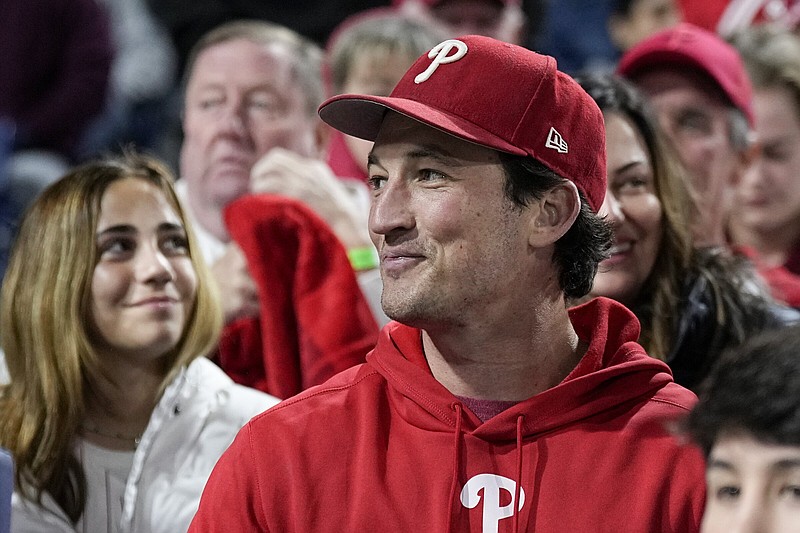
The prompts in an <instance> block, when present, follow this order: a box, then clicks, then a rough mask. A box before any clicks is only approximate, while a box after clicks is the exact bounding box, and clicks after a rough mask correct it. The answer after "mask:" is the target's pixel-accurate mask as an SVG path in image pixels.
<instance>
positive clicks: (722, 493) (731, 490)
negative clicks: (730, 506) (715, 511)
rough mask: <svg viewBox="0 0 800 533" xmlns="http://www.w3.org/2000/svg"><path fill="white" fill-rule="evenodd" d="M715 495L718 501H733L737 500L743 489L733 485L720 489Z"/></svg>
mask: <svg viewBox="0 0 800 533" xmlns="http://www.w3.org/2000/svg"><path fill="white" fill-rule="evenodd" d="M715 494H716V495H717V499H718V500H732V499H736V498H738V497H739V496H741V494H742V489H741V488H739V487H736V486H733V485H726V486H723V487H719V488H718V489H717V490H716V491H715Z"/></svg>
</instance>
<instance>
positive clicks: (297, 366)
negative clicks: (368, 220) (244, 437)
mask: <svg viewBox="0 0 800 533" xmlns="http://www.w3.org/2000/svg"><path fill="white" fill-rule="evenodd" d="M225 223H226V225H227V227H228V232H229V233H230V235H231V238H232V239H233V240H234V241H236V243H237V244H238V245H239V246H240V247H241V248H242V250H243V251H244V254H245V256H246V257H247V263H248V268H249V271H250V274H251V275H252V277H253V279H254V280H255V282H256V285H257V286H258V293H259V304H260V307H261V314H260V316H258V317H248V318H243V319H240V320H237V321H235V322H232V323H231V324H229V325H228V326H226V327H225V330H224V331H223V334H222V338H221V340H220V345H219V353H218V356H217V357H218V363H219V364H220V366H221V367H222V368H223V370H225V371H226V372H227V373H228V374H229V375H230V376H231V378H232V379H233V380H234V381H236V382H237V383H241V384H243V385H247V386H250V387H254V388H256V389H259V390H262V391H265V392H268V393H269V394H272V395H274V396H277V397H278V398H288V397H289V396H292V395H294V394H297V393H298V392H300V391H302V390H304V389H306V388H308V387H310V386H312V385H317V384H319V383H322V382H323V381H325V380H327V379H328V378H329V377H331V376H333V375H334V374H336V373H338V372H340V371H342V370H345V369H346V368H349V367H351V366H353V365H356V364H359V363H362V362H364V359H365V356H366V354H367V352H368V351H369V350H371V349H372V348H373V347H374V345H375V342H376V340H377V337H378V325H377V323H376V322H375V319H374V317H373V316H372V312H371V311H370V308H369V305H368V304H367V302H366V300H365V298H364V296H363V294H362V293H361V289H360V287H359V285H358V282H357V281H356V277H355V274H354V272H353V269H352V267H351V266H350V262H349V260H348V258H347V253H346V251H345V249H344V247H343V246H342V244H341V243H340V242H339V240H338V239H337V238H336V236H335V235H334V233H333V232H332V231H331V230H330V228H329V227H328V225H327V224H326V223H325V222H324V221H323V220H322V219H321V218H319V217H318V216H317V215H316V214H315V213H314V212H312V211H311V209H309V208H308V207H306V206H305V205H304V204H302V203H301V202H298V201H295V200H292V199H289V198H284V197H281V196H274V195H248V196H244V197H242V198H239V199H238V200H236V201H234V202H232V203H231V204H230V205H228V207H227V208H226V210H225Z"/></svg>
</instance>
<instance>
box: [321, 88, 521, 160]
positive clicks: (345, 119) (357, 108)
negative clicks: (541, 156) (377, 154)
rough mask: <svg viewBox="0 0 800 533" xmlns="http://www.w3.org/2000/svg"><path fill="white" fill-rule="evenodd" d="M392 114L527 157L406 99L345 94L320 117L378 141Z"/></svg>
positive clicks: (453, 118) (460, 121) (492, 137)
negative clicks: (389, 114) (387, 113)
mask: <svg viewBox="0 0 800 533" xmlns="http://www.w3.org/2000/svg"><path fill="white" fill-rule="evenodd" d="M388 110H391V111H395V112H397V113H400V114H402V115H405V116H407V117H409V118H412V119H414V120H416V121H418V122H421V123H423V124H426V125H428V126H431V127H432V128H436V129H438V130H441V131H443V132H444V133H448V134H450V135H453V136H455V137H458V138H460V139H463V140H465V141H469V142H472V143H475V144H478V145H481V146H485V147H488V148H493V149H495V150H499V151H501V152H506V153H509V154H515V155H526V152H525V151H524V150H520V149H519V148H517V147H515V146H514V145H512V144H511V143H509V142H508V141H506V140H505V139H502V138H500V137H498V136H497V135H495V134H493V133H491V132H489V131H487V130H485V129H483V128H481V127H479V126H476V125H475V124H473V123H472V122H470V121H468V120H464V119H463V118H460V117H458V116H456V115H453V114H451V113H447V112H444V111H441V110H439V109H436V108H434V107H431V106H429V105H426V104H422V103H420V102H417V101H414V100H408V99H406V98H393V97H390V96H369V95H363V94H358V95H354V94H341V95H338V96H334V97H332V98H329V99H328V100H327V101H325V102H323V104H322V105H321V106H320V107H319V116H320V118H322V120H323V121H325V122H326V123H328V124H329V125H331V126H333V127H334V128H336V129H337V130H339V131H341V132H342V133H346V134H347V135H352V136H353V137H358V138H359V139H366V140H368V141H374V140H375V138H376V137H377V136H378V132H379V131H380V128H381V124H382V123H383V119H384V117H385V116H386V112H387V111H388Z"/></svg>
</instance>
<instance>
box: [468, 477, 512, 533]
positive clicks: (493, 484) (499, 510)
mask: <svg viewBox="0 0 800 533" xmlns="http://www.w3.org/2000/svg"><path fill="white" fill-rule="evenodd" d="M516 489H517V484H516V483H515V482H514V480H512V479H508V478H507V477H503V476H497V475H495V474H478V475H477V476H473V477H472V478H470V480H469V481H467V483H466V484H465V485H464V488H463V489H461V504H462V505H463V506H464V507H466V508H468V509H474V508H475V507H476V506H477V505H478V504H479V503H480V501H481V495H480V492H481V491H483V533H497V530H498V524H499V523H500V520H502V519H504V518H509V517H511V516H514V492H515V491H516ZM501 490H504V491H506V492H508V493H510V494H511V503H509V504H508V505H505V506H503V507H500V491H501ZM523 505H525V491H524V490H523V489H522V487H520V489H519V506H518V507H517V510H520V511H521V510H522V506H523Z"/></svg>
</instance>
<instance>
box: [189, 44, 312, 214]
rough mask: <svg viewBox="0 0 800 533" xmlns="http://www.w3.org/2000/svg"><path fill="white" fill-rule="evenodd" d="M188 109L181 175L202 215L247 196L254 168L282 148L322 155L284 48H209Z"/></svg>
mask: <svg viewBox="0 0 800 533" xmlns="http://www.w3.org/2000/svg"><path fill="white" fill-rule="evenodd" d="M184 111H185V114H184V120H183V129H184V135H185V139H184V144H183V147H182V150H181V177H182V178H183V179H185V180H187V183H188V185H189V197H190V202H191V204H192V207H193V211H194V212H195V213H196V214H198V215H199V214H200V213H201V212H202V211H203V210H206V209H209V210H215V211H220V210H221V209H222V208H224V206H225V205H227V204H228V203H229V202H231V201H233V200H235V199H236V198H238V197H240V196H242V195H243V194H245V193H247V192H248V191H249V188H250V170H251V168H252V167H253V164H254V163H255V162H256V161H257V160H258V159H259V158H261V156H263V155H264V154H266V153H267V152H268V151H269V150H270V149H272V148H274V147H281V148H285V149H288V150H291V151H293V152H296V153H298V154H300V155H303V156H305V157H312V156H318V155H319V154H318V150H319V147H318V145H317V139H316V136H315V128H316V126H317V122H316V117H315V116H314V115H313V114H312V113H310V112H309V110H308V107H307V106H306V100H305V98H304V96H303V92H302V89H301V87H299V86H298V84H297V82H296V80H295V76H294V74H293V72H292V62H291V58H290V56H289V53H288V51H287V50H286V49H285V48H283V47H282V46H277V45H270V46H267V45H264V44H259V43H255V42H252V41H249V40H245V39H236V40H232V41H227V42H223V43H220V44H217V45H214V46H212V47H210V48H208V49H206V50H204V51H203V52H202V53H200V55H199V56H198V58H197V61H196V63H195V64H194V68H193V70H192V73H191V76H190V78H189V82H188V85H187V88H186V104H185V110H184Z"/></svg>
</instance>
